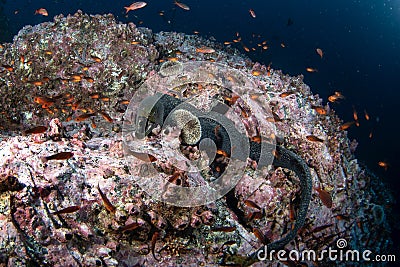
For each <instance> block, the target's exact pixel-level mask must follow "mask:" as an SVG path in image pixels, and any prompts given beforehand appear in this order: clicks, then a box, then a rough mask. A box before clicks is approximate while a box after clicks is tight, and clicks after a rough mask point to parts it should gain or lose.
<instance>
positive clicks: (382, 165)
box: [378, 161, 389, 171]
mask: <svg viewBox="0 0 400 267" xmlns="http://www.w3.org/2000/svg"><path fill="white" fill-rule="evenodd" d="M378 165H379V167H382V168H383V169H384V170H385V171H387V169H388V167H389V163H387V162H386V161H379V162H378Z"/></svg>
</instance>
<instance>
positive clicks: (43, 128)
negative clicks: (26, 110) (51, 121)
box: [24, 126, 47, 134]
mask: <svg viewBox="0 0 400 267" xmlns="http://www.w3.org/2000/svg"><path fill="white" fill-rule="evenodd" d="M46 131H47V127H46V126H36V127H33V128H31V129H28V130H26V131H25V132H24V133H25V134H41V133H44V132H46Z"/></svg>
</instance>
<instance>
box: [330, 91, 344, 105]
mask: <svg viewBox="0 0 400 267" xmlns="http://www.w3.org/2000/svg"><path fill="white" fill-rule="evenodd" d="M339 99H345V97H344V96H343V95H342V93H341V92H335V94H333V95H331V96H329V97H328V101H329V102H332V103H333V102H336V101H337V100H339Z"/></svg>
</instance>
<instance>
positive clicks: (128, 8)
mask: <svg viewBox="0 0 400 267" xmlns="http://www.w3.org/2000/svg"><path fill="white" fill-rule="evenodd" d="M146 5H147V3H146V2H134V3H132V4H131V5H130V6H126V7H124V8H125V9H126V13H128V12H129V11H133V10H136V9H139V8H143V7H145V6H146Z"/></svg>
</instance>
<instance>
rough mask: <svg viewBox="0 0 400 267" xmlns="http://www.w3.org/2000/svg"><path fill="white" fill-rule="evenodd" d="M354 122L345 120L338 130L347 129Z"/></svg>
mask: <svg viewBox="0 0 400 267" xmlns="http://www.w3.org/2000/svg"><path fill="white" fill-rule="evenodd" d="M354 123H355V122H354V121H349V122H345V123H343V124H342V125H340V127H339V130H341V131H344V130H347V129H349V128H350V127H351V126H352V125H353V124H354Z"/></svg>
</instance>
